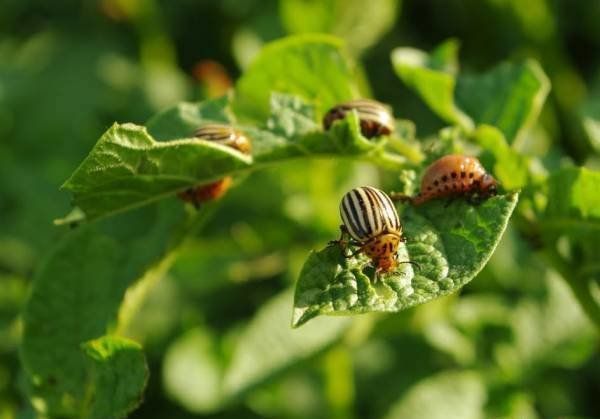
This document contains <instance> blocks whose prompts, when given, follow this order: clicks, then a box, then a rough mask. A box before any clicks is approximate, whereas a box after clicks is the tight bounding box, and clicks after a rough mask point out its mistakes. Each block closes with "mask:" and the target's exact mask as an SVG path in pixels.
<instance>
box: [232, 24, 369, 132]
mask: <svg viewBox="0 0 600 419" xmlns="http://www.w3.org/2000/svg"><path fill="white" fill-rule="evenodd" d="M356 80H357V78H356V69H355V64H354V63H352V62H351V60H350V59H349V58H348V57H347V56H346V53H345V52H344V50H343V45H342V41H341V40H340V39H338V38H335V37H332V36H327V35H298V36H292V37H288V38H284V39H282V40H278V41H275V42H273V43H271V44H269V45H267V46H266V47H265V48H264V49H263V50H262V51H261V52H260V54H259V55H258V57H256V58H255V60H254V62H253V63H252V65H251V66H250V68H248V70H247V71H246V72H245V73H244V74H243V75H242V77H241V78H240V79H239V80H238V82H237V84H236V93H237V96H236V100H235V110H236V114H240V115H243V116H244V117H250V118H253V119H256V120H258V121H263V120H264V119H266V118H267V117H268V115H269V98H270V92H273V91H274V92H282V93H289V94H294V95H298V96H300V97H302V98H303V99H305V100H309V101H310V103H312V104H314V105H316V107H317V113H319V114H322V113H323V112H324V111H326V110H327V109H329V108H330V107H332V106H334V105H335V104H337V103H339V102H341V101H344V100H348V99H352V98H354V97H356V96H358V95H359V87H358V84H357V81H356Z"/></svg>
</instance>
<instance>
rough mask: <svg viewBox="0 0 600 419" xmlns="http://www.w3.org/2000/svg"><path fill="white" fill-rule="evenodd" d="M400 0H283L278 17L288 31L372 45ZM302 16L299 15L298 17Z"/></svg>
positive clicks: (355, 46)
mask: <svg viewBox="0 0 600 419" xmlns="http://www.w3.org/2000/svg"><path fill="white" fill-rule="evenodd" d="M399 3H400V0H376V1H371V2H370V3H369V5H368V7H365V3H364V2H362V1H360V0H358V1H357V0H350V1H344V0H328V1H322V0H310V1H306V0H284V1H281V2H280V3H279V10H280V15H281V20H282V22H283V24H284V26H285V27H286V29H287V30H288V32H290V33H311V32H312V33H315V32H322V33H330V34H332V35H336V36H339V37H341V38H343V39H344V40H345V41H346V42H347V43H348V47H349V48H350V49H351V50H354V51H357V52H360V51H362V50H364V49H365V48H368V47H370V46H371V45H373V44H374V43H375V42H377V40H378V39H379V38H381V37H382V36H383V35H384V34H385V33H386V32H387V31H388V30H389V29H390V28H391V27H392V26H393V24H394V22H395V21H396V18H397V15H398V9H399V7H398V4H399ZM298 16H302V19H298Z"/></svg>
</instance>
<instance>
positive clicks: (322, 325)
mask: <svg viewBox="0 0 600 419" xmlns="http://www.w3.org/2000/svg"><path fill="white" fill-rule="evenodd" d="M291 301H292V293H291V291H285V292H283V293H281V294H279V295H277V296H276V297H275V298H273V299H272V300H271V301H270V302H268V303H267V304H265V305H264V306H263V307H262V308H261V309H260V311H259V312H258V313H257V314H256V316H255V317H254V318H253V319H252V321H251V322H250V324H249V325H248V327H247V328H246V330H245V332H244V333H243V335H242V336H241V338H240V340H239V342H238V344H237V350H236V351H235V353H234V354H233V358H232V360H231V363H230V365H229V367H228V369H227V372H226V375H225V380H224V386H223V388H224V393H225V395H226V397H227V398H235V397H238V396H240V395H241V394H243V393H245V392H246V391H248V390H249V389H250V388H252V387H253V386H255V385H257V384H259V383H261V382H262V381H264V380H266V379H268V378H270V377H272V376H274V375H275V374H277V373H279V372H281V371H282V370H284V369H285V368H286V367H289V366H291V365H294V364H296V363H297V362H298V361H300V360H303V359H306V358H308V357H310V356H311V355H314V354H316V353H317V352H318V351H321V350H323V349H324V348H325V347H327V346H329V345H331V344H332V343H333V342H335V341H336V340H337V339H339V338H340V337H341V335H342V333H343V332H344V331H345V330H346V329H347V327H348V326H349V325H350V321H349V320H350V319H339V318H338V319H326V318H324V319H318V321H315V322H314V323H312V324H310V325H308V326H307V327H306V328H303V329H301V330H293V329H291V328H290V324H289V317H287V313H288V312H289V311H288V310H289V307H290V303H291Z"/></svg>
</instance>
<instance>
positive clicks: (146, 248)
mask: <svg viewBox="0 0 600 419" xmlns="http://www.w3.org/2000/svg"><path fill="white" fill-rule="evenodd" d="M187 228H189V223H188V221H187V220H186V216H185V213H184V211H183V208H182V206H181V205H180V204H179V203H178V202H171V203H164V204H163V205H160V206H154V207H146V208H143V209H140V210H137V211H133V212H131V213H129V214H124V215H122V216H119V217H115V218H112V219H110V220H106V221H104V222H101V223H96V224H91V225H86V226H82V227H79V228H78V229H76V230H73V231H71V232H69V234H68V235H67V236H66V237H65V238H64V239H63V240H62V241H61V242H60V243H58V245H57V246H56V248H55V249H54V250H53V251H52V253H51V254H50V255H49V256H48V258H47V260H46V261H45V262H44V264H43V265H42V266H41V267H40V269H39V271H38V272H37V275H36V277H35V279H34V282H33V286H32V290H31V295H30V297H29V301H28V302H27V303H26V305H25V308H24V312H23V338H22V344H21V358H22V362H23V365H24V368H25V371H26V373H27V376H28V378H29V380H30V382H31V384H30V385H31V389H30V392H31V394H32V398H33V399H34V400H37V401H39V402H38V403H39V405H38V404H36V407H37V408H38V409H39V410H41V411H45V412H46V413H47V414H48V415H50V416H51V417H60V416H73V415H75V414H76V412H79V411H81V409H83V406H84V403H85V397H86V395H85V389H86V382H87V376H88V367H89V365H88V363H87V361H86V358H85V356H84V354H83V352H82V351H81V344H82V343H84V342H87V341H89V340H91V339H95V338H97V337H99V336H103V335H105V334H106V333H107V332H109V331H111V330H113V329H116V328H117V326H118V325H117V323H118V320H119V315H120V305H121V303H122V301H123V299H124V296H125V293H126V291H127V289H128V288H130V286H131V285H133V284H134V283H135V282H136V280H138V279H140V278H142V277H144V276H145V275H148V274H149V273H154V274H155V275H157V276H160V275H161V274H162V273H163V272H164V270H165V269H167V267H168V264H167V265H165V264H164V263H162V261H163V260H164V259H165V258H166V257H167V256H168V255H169V254H170V253H171V252H172V250H173V248H174V247H175V246H177V245H178V244H179V243H180V242H181V240H182V239H183V237H185V233H186V231H187Z"/></svg>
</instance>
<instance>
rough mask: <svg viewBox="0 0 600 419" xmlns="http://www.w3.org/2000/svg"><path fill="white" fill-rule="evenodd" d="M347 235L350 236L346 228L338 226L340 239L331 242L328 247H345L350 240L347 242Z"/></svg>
mask: <svg viewBox="0 0 600 419" xmlns="http://www.w3.org/2000/svg"><path fill="white" fill-rule="evenodd" d="M349 235H350V233H348V229H347V228H346V226H345V225H343V224H342V225H341V226H340V238H339V239H337V240H331V241H330V242H329V246H334V245H336V244H338V245H340V246H341V247H346V246H347V245H348V244H349V243H350V240H348V236H349Z"/></svg>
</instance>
